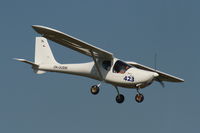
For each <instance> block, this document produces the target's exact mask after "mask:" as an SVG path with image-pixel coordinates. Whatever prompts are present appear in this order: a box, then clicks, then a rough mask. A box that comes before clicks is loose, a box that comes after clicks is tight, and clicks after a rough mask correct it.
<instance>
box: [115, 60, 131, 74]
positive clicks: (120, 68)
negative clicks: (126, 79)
mask: <svg viewBox="0 0 200 133" xmlns="http://www.w3.org/2000/svg"><path fill="white" fill-rule="evenodd" d="M131 67H132V66H131V65H129V64H127V63H125V62H122V61H120V60H118V61H116V62H115V65H114V67H113V72H114V73H120V74H124V73H125V72H126V71H127V70H128V69H129V68H131Z"/></svg>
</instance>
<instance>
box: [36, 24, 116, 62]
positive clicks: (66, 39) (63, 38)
mask: <svg viewBox="0 0 200 133" xmlns="http://www.w3.org/2000/svg"><path fill="white" fill-rule="evenodd" d="M32 27H33V29H34V30H35V31H36V32H37V33H39V34H41V35H42V36H43V37H45V38H47V39H49V40H51V41H54V42H56V43H59V44H61V45H63V46H65V47H68V48H71V49H73V50H75V51H78V52H80V53H82V54H85V55H87V56H91V57H93V56H94V57H95V58H104V59H113V54H112V53H110V52H108V51H105V50H103V49H100V48H98V47H95V46H92V45H91V44H88V43H86V42H84V41H81V40H79V39H76V38H74V37H72V36H70V35H67V34H65V33H63V32H60V31H58V30H55V29H52V28H48V27H45V26H39V25H33V26H32Z"/></svg>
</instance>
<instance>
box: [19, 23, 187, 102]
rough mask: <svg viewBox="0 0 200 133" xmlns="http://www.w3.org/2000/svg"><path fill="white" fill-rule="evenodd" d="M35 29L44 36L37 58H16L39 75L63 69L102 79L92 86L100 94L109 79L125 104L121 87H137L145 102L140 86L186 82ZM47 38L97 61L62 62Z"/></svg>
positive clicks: (138, 96) (138, 97) (139, 99)
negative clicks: (53, 51)
mask: <svg viewBox="0 0 200 133" xmlns="http://www.w3.org/2000/svg"><path fill="white" fill-rule="evenodd" d="M32 28H33V29H34V30H35V31H36V32H37V33H39V34H41V35H42V37H36V42H35V61H34V62H30V61H27V60H25V59H18V58H15V59H16V60H18V61H20V62H24V63H28V64H30V65H32V68H33V70H34V72H35V73H37V74H43V73H45V72H59V73H66V74H73V75H79V76H84V77H88V78H92V79H95V80H98V81H100V83H99V84H97V85H93V86H92V87H91V89H90V91H91V93H92V94H94V95H96V94H98V93H99V88H100V85H101V82H105V83H109V84H111V85H113V86H114V87H115V89H116V91H117V96H116V102H117V103H123V101H124V96H123V95H122V94H121V93H120V92H119V89H118V87H124V88H131V89H132V88H135V89H136V90H137V94H136V96H135V100H136V101H137V102H138V103H141V102H142V101H143V100H144V96H143V94H142V93H140V89H142V88H144V87H147V86H149V85H150V84H151V83H152V82H153V81H158V82H159V83H161V85H162V86H164V84H163V81H168V82H184V80H183V79H181V78H178V77H175V76H172V75H170V74H167V73H164V72H161V71H158V70H156V69H153V68H150V67H147V66H145V65H141V64H139V63H136V62H126V61H122V60H120V59H118V58H116V57H115V56H114V55H113V54H112V53H110V52H108V51H106V50H103V49H100V48H98V47H95V46H93V45H91V44H88V43H86V42H84V41H81V40H79V39H76V38H74V37H72V36H70V35H67V34H65V33H63V32H60V31H58V30H55V29H52V28H48V27H45V26H39V25H33V26H32ZM47 39H48V40H51V41H54V42H56V43H58V44H60V45H63V46H65V47H68V48H70V49H72V50H75V51H78V52H80V53H82V54H84V55H87V56H90V57H92V59H93V61H92V62H88V63H80V64H60V63H58V62H57V61H56V60H55V58H54V56H53V54H52V51H51V49H50V47H49V44H48V42H47Z"/></svg>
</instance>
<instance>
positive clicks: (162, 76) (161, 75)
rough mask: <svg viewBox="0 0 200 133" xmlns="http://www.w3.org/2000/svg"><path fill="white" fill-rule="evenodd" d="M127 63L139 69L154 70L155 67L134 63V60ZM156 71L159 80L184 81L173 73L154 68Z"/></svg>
mask: <svg viewBox="0 0 200 133" xmlns="http://www.w3.org/2000/svg"><path fill="white" fill-rule="evenodd" d="M127 63H128V64H130V65H132V66H134V67H136V68H139V69H143V70H148V71H152V72H155V69H153V68H150V67H147V66H145V65H141V64H139V63H136V62H127ZM156 72H157V73H158V74H159V76H158V78H159V80H162V81H168V82H184V80H183V79H181V78H178V77H175V76H173V75H170V74H167V73H164V72H161V71H158V70H156Z"/></svg>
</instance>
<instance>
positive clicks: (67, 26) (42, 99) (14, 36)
mask: <svg viewBox="0 0 200 133" xmlns="http://www.w3.org/2000/svg"><path fill="white" fill-rule="evenodd" d="M199 4H200V2H199V1H197V0H151V1H150V0H123V1H122V0H101V1H97V0H84V1H83V0H57V1H47V0H43V1H41V0H34V1H27V0H18V1H10V0H1V2H0V17H1V19H0V20H1V21H0V35H1V39H0V47H1V48H0V57H1V58H0V59H1V69H0V73H1V76H0V79H1V84H0V86H1V87H0V132H3V133H13V132H14V133H27V132H29V133H35V132H37V133H44V132H48V133H55V132H58V133H64V132H96V133H102V132H115V133H121V132H140V133H146V132H154V133H160V132H162V133H169V132H171V133H175V132H176V133H177V132H182V133H188V132H198V131H200V126H199V123H200V106H199V101H200V98H199V94H200V90H199V84H198V78H199V74H200V73H199V68H200V62H199V59H198V58H199V56H200V54H199V49H200V45H199V44H200V39H199V36H200V25H199V24H200V14H199V12H200V8H199ZM36 24H37V25H44V26H49V27H52V28H55V29H58V30H60V31H63V32H65V33H67V34H70V35H72V36H75V37H76V38H79V39H81V40H84V41H86V42H88V43H90V44H93V45H95V46H97V47H100V48H103V49H105V50H107V51H110V52H112V53H114V55H115V56H116V57H118V58H121V59H123V60H127V61H136V62H139V63H141V64H144V65H147V66H151V67H153V66H154V54H155V53H157V55H158V58H157V67H158V69H159V70H162V71H164V72H167V73H170V74H173V75H176V76H179V77H181V78H183V79H185V82H184V83H180V84H176V83H166V84H165V86H166V87H165V88H162V87H161V86H160V84H158V83H154V84H152V85H151V86H149V87H147V88H144V89H143V90H142V93H143V94H144V96H145V100H144V102H143V103H142V104H138V103H136V102H135V100H134V97H135V94H136V91H135V90H128V89H123V88H120V92H121V93H122V94H124V95H125V98H126V99H125V102H124V103H123V104H121V105H119V104H117V103H116V102H115V96H116V94H117V93H116V90H115V89H114V88H113V87H112V86H111V85H108V84H103V85H102V86H101V90H100V94H99V95H97V96H93V95H91V94H90V91H89V88H90V86H91V85H94V84H97V83H98V81H95V80H92V79H88V78H84V77H78V76H73V75H65V74H57V73H47V74H44V75H36V74H34V73H33V72H32V70H31V67H30V66H29V65H26V64H22V63H18V62H16V61H14V60H12V58H14V57H20V58H25V59H29V60H33V59H34V58H33V57H34V41H35V37H36V36H39V35H38V34H37V33H35V31H33V29H32V28H31V25H36ZM50 46H51V48H52V50H53V53H54V56H55V57H56V59H57V60H58V61H59V62H60V63H78V62H87V61H91V59H90V58H89V57H86V56H85V55H81V54H79V53H77V52H75V51H72V50H70V49H67V48H64V47H62V46H60V45H58V44H55V43H53V42H50Z"/></svg>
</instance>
